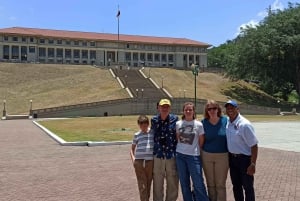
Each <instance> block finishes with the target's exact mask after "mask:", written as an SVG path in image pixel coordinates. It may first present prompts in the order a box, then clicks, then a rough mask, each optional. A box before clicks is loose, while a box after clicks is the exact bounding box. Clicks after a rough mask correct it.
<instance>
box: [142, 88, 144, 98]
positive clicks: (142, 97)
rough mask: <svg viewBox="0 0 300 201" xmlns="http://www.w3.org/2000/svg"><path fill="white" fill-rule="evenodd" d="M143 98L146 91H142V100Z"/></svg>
mask: <svg viewBox="0 0 300 201" xmlns="http://www.w3.org/2000/svg"><path fill="white" fill-rule="evenodd" d="M143 96H144V89H142V98H143Z"/></svg>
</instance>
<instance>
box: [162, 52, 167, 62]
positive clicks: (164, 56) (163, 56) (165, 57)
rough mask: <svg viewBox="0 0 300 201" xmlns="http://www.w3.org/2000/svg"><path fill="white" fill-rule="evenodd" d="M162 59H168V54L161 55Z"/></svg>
mask: <svg viewBox="0 0 300 201" xmlns="http://www.w3.org/2000/svg"><path fill="white" fill-rule="evenodd" d="M161 61H164V62H166V61H167V55H166V54H162V55H161Z"/></svg>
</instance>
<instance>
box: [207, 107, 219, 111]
mask: <svg viewBox="0 0 300 201" xmlns="http://www.w3.org/2000/svg"><path fill="white" fill-rule="evenodd" d="M216 109H218V108H217V107H209V108H207V111H211V110H216Z"/></svg>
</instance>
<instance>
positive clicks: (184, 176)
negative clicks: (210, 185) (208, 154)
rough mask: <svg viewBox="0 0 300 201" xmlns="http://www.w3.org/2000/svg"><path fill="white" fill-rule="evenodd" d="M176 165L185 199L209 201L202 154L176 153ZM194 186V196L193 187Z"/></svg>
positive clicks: (187, 200) (189, 200)
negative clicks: (203, 172) (203, 174)
mask: <svg viewBox="0 0 300 201" xmlns="http://www.w3.org/2000/svg"><path fill="white" fill-rule="evenodd" d="M176 165H177V171H178V176H179V181H180V186H181V191H182V196H183V200H184V201H209V200H208V196H207V192H206V188H205V185H204V181H203V176H202V165H201V160H200V156H191V155H186V154H181V153H178V152H177V153H176ZM191 179H192V182H193V187H194V190H193V191H194V197H193V195H192V194H193V193H192V189H191Z"/></svg>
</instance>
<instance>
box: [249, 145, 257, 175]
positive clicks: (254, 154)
mask: <svg viewBox="0 0 300 201" xmlns="http://www.w3.org/2000/svg"><path fill="white" fill-rule="evenodd" d="M257 153H258V146H257V144H256V145H253V146H252V147H251V163H250V165H249V167H248V168H247V174H248V175H254V173H255V169H256V167H255V166H256V160H257Z"/></svg>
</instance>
